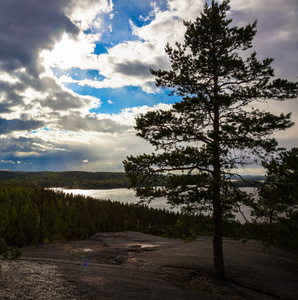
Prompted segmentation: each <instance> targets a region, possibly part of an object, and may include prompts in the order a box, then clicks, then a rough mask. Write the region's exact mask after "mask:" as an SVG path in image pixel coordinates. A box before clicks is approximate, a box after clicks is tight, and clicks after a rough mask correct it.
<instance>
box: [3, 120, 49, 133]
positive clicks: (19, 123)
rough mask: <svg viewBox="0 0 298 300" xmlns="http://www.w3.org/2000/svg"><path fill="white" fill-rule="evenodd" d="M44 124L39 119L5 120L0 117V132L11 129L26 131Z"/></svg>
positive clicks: (10, 130) (8, 131) (6, 131)
mask: <svg viewBox="0 0 298 300" xmlns="http://www.w3.org/2000/svg"><path fill="white" fill-rule="evenodd" d="M42 126H44V123H43V122H41V121H35V120H28V121H23V120H18V119H14V120H5V119H2V118H0V133H1V134H7V133H11V132H13V131H28V130H34V129H37V128H40V127H42Z"/></svg>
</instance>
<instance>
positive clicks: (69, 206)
mask: <svg viewBox="0 0 298 300" xmlns="http://www.w3.org/2000/svg"><path fill="white" fill-rule="evenodd" d="M177 217H178V215H177V214H175V213H173V212H167V211H165V210H157V209H152V208H148V207H144V206H138V205H133V204H123V203H120V202H112V201H109V200H95V199H93V198H90V197H84V196H74V195H72V194H64V193H62V192H59V191H53V190H49V189H45V188H43V187H40V186H33V185H23V186H20V185H14V184H11V183H9V184H3V185H2V186H1V187H0V222H1V223H0V228H1V230H0V234H1V236H0V238H1V239H2V241H3V240H5V243H6V244H7V245H8V246H17V247H22V246H24V245H27V244H32V243H48V242H54V241H61V240H79V239H85V238H86V237H88V236H91V235H93V234H95V233H97V232H110V231H124V230H133V231H140V232H145V233H149V234H161V233H162V232H164V231H165V230H166V229H167V227H169V226H173V225H174V224H175V222H176V220H177Z"/></svg>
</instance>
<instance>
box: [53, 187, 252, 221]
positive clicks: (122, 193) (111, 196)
mask: <svg viewBox="0 0 298 300" xmlns="http://www.w3.org/2000/svg"><path fill="white" fill-rule="evenodd" d="M55 190H61V191H63V192H64V193H68V194H73V195H83V196H89V197H92V198H95V199H103V200H111V201H119V202H123V203H128V204H130V203H138V202H139V201H140V198H139V197H136V196H135V191H134V190H130V189H123V188H122V189H107V190H81V189H63V188H55ZM240 190H242V191H244V192H247V193H251V194H255V192H256V189H255V188H252V187H244V188H240ZM149 207H152V208H157V209H164V208H165V209H168V210H173V211H179V208H174V209H173V208H172V206H171V205H170V204H168V203H167V201H166V199H165V198H157V199H155V200H154V201H152V202H151V203H150V204H149ZM241 210H242V212H243V213H244V215H245V217H246V218H247V219H248V220H250V208H249V207H242V209H241ZM235 215H236V219H237V220H239V221H240V222H241V223H244V222H245V220H244V218H243V216H242V215H241V214H240V213H236V214H235Z"/></svg>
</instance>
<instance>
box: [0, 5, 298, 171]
mask: <svg viewBox="0 0 298 300" xmlns="http://www.w3.org/2000/svg"><path fill="white" fill-rule="evenodd" d="M203 4H204V1H201V0H157V1H147V0H144V1H140V0H84V1H81V0H51V1H49V0H1V1H0V138H1V142H0V170H11V171H71V170H78V171H93V172H96V171H124V169H123V164H122V161H123V160H124V159H125V158H126V157H127V156H129V155H134V156H136V155H140V154H143V153H145V152H147V153H150V152H153V151H154V148H153V147H152V146H151V145H150V144H149V143H148V142H146V141H145V140H143V139H141V138H139V137H137V136H136V131H135V130H134V125H135V117H136V116H139V115H140V114H141V113H142V114H144V113H146V112H147V111H150V110H153V109H168V108H169V106H170V105H171V104H173V103H174V102H176V101H179V100H180V99H179V98H177V97H175V96H173V97H169V96H168V91H166V90H160V89H157V88H156V86H155V78H154V77H153V76H152V75H151V73H150V68H152V69H169V67H170V64H169V60H168V57H167V55H166V53H165V51H164V47H165V45H166V43H167V42H169V43H170V45H173V46H174V45H175V42H176V41H183V36H184V32H185V26H184V25H183V20H186V21H194V20H195V19H196V18H197V17H198V16H199V15H200V13H201V11H202V7H203ZM230 5H231V11H230V12H229V15H228V17H229V18H232V19H233V23H232V24H233V25H236V26H245V25H247V24H248V23H252V22H254V21H255V20H257V21H258V25H257V30H258V32H257V35H256V37H255V39H254V41H253V45H254V48H253V50H256V51H257V53H258V59H264V58H267V57H273V58H274V59H275V60H274V62H273V64H272V66H273V67H274V69H275V75H276V77H280V78H285V79H288V80H291V81H296V80H297V75H298V60H297V57H298V1H297V0H264V1H259V0H232V2H231V4H230ZM251 51H252V50H251ZM258 105H259V107H260V109H265V110H268V111H271V112H273V113H276V114H279V113H281V112H284V113H288V112H292V120H293V121H294V122H296V124H297V125H295V126H294V127H293V128H291V129H289V130H287V131H283V132H279V133H276V134H275V135H274V136H275V137H276V139H277V140H278V142H279V144H280V146H282V147H286V148H292V147H295V146H298V131H297V126H298V105H297V99H293V100H289V101H286V102H275V101H268V102H267V103H263V104H258ZM246 171H247V172H250V173H251V174H258V173H260V172H262V170H261V169H260V168H257V167H252V168H248V169H247V170H246Z"/></svg>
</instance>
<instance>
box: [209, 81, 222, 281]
mask: <svg viewBox="0 0 298 300" xmlns="http://www.w3.org/2000/svg"><path fill="white" fill-rule="evenodd" d="M215 87H216V88H217V84H215ZM215 101H216V99H215ZM213 134H214V137H213V138H214V139H213V142H214V143H213V147H214V148H213V155H212V160H213V187H212V194H213V197H212V201H213V262H214V275H215V276H216V277H217V278H220V279H224V278H225V269H224V259H223V247H222V203H221V194H220V186H221V165H220V142H219V140H220V137H219V108H218V105H217V103H216V102H215V104H214V121H213Z"/></svg>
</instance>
